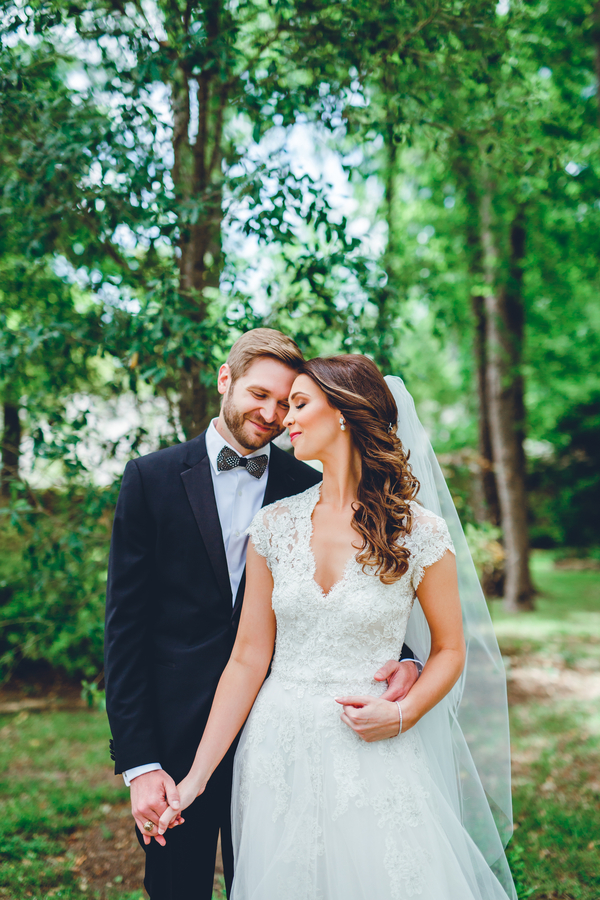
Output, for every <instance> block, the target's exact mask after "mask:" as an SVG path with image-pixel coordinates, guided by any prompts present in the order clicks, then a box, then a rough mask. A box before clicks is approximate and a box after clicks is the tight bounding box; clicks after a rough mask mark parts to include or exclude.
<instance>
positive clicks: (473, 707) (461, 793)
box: [385, 375, 516, 900]
mask: <svg viewBox="0 0 600 900" xmlns="http://www.w3.org/2000/svg"><path fill="white" fill-rule="evenodd" d="M385 381H386V383H387V385H388V387H389V388H390V390H391V392H392V394H393V396H394V400H395V401H396V405H397V407H398V432H397V434H398V437H399V439H400V440H401V441H402V445H403V447H404V449H405V451H407V452H408V451H410V464H411V467H412V470H413V472H414V474H415V476H416V477H417V479H418V480H419V482H420V490H419V493H418V496H417V499H418V501H419V502H420V503H422V504H423V506H424V507H425V508H426V509H429V510H431V511H432V512H435V513H437V514H438V515H440V516H442V518H443V519H445V521H446V524H447V525H448V529H449V531H450V535H451V537H452V540H453V542H454V547H455V549H456V563H457V569H458V583H459V590H460V598H461V605H462V613H463V625H464V632H465V640H466V646H467V655H466V662H465V667H464V670H463V674H462V676H461V677H460V679H459V681H458V682H457V683H456V685H455V686H454V688H453V689H452V690H451V691H450V693H449V694H448V695H447V696H446V697H445V698H444V700H442V702H441V703H439V704H438V705H437V706H436V707H435V708H434V709H433V710H431V711H430V712H429V713H428V714H427V715H426V716H424V717H423V719H422V720H421V721H420V722H419V723H418V725H417V726H415V727H416V728H417V729H418V730H419V732H420V733H421V735H422V737H423V743H424V746H425V748H426V749H427V754H428V763H429V767H430V770H431V774H432V777H433V778H434V780H435V781H436V783H437V785H438V787H439V788H440V790H441V791H442V793H443V794H444V795H445V797H446V799H447V801H448V802H449V803H450V805H451V806H452V808H453V809H454V811H455V813H456V815H457V816H458V818H459V819H460V820H461V821H462V823H463V825H464V827H465V828H466V830H467V831H468V833H469V834H470V835H471V837H472V839H473V840H474V841H475V843H476V844H477V846H478V847H479V849H480V851H481V853H482V854H483V856H484V858H485V859H486V861H487V863H488V865H489V866H490V867H491V868H492V870H493V871H494V873H495V875H496V877H497V878H498V880H499V881H500V882H501V884H502V885H503V887H504V889H505V890H506V892H507V894H508V896H509V897H511V898H515V900H516V893H515V889H514V885H513V881H512V877H511V875H510V870H509V868H508V863H507V861H506V857H505V854H504V847H505V845H506V843H507V842H508V840H509V838H510V836H511V834H512V803H511V794H510V747H509V730H508V704H507V698H506V676H505V671H504V665H503V662H502V657H501V655H500V649H499V647H498V642H497V640H496V636H495V634H494V629H493V626H492V621H491V619H490V615H489V611H488V608H487V603H486V600H485V597H484V595H483V592H482V589H481V586H480V584H479V579H478V577H477V573H476V571H475V567H474V565H473V560H472V558H471V554H470V552H469V548H468V546H467V541H466V538H465V535H464V532H463V529H462V526H461V524H460V520H459V518H458V514H457V512H456V508H455V506H454V502H453V501H452V497H451V496H450V491H449V490H448V486H447V484H446V481H445V478H444V476H443V474H442V470H441V468H440V465H439V463H438V461H437V459H436V456H435V454H434V452H433V448H432V446H431V443H430V442H429V439H428V437H427V435H426V433H425V429H424V428H423V426H422V424H421V422H420V421H419V418H418V416H417V413H416V410H415V404H414V401H413V398H412V396H411V395H410V394H409V392H408V391H407V389H406V387H405V385H404V382H403V381H402V379H401V378H399V377H397V376H391V375H388V376H386V378H385ZM406 643H407V644H408V646H409V647H411V649H412V650H413V652H414V653H415V654H416V655H417V656H418V658H419V659H421V660H423V661H425V660H426V659H427V657H428V656H429V650H430V634H429V627H428V625H427V621H426V619H425V615H424V613H423V610H422V609H421V606H420V604H419V602H418V600H415V604H414V607H413V611H412V613H411V616H410V619H409V623H408V630H407V633H406Z"/></svg>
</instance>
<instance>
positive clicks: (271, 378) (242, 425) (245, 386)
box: [218, 357, 296, 452]
mask: <svg viewBox="0 0 600 900" xmlns="http://www.w3.org/2000/svg"><path fill="white" fill-rule="evenodd" d="M295 377H296V373H295V372H294V370H293V369H290V368H288V366H286V365H284V364H283V363H281V362H279V361H278V360H276V359H270V358H269V357H262V358H260V359H257V360H255V362H253V363H252V365H251V366H250V367H249V368H248V369H247V370H246V372H245V373H244V375H242V376H241V377H240V378H238V379H237V381H235V382H232V381H231V372H230V370H229V366H228V365H224V366H221V369H220V371H219V381H218V387H219V392H220V393H221V394H223V404H222V406H221V414H220V416H219V421H220V424H221V426H223V425H224V426H225V428H226V429H227V431H228V432H229V435H228V436H229V437H232V438H233V439H234V441H233V442H232V441H230V443H234V444H235V443H237V444H238V445H239V447H240V448H241V449H242V450H245V451H246V452H252V451H253V450H259V449H260V448H261V447H264V446H265V445H266V444H268V443H269V441H272V440H273V438H276V437H277V436H278V435H280V434H281V433H282V431H283V430H284V426H283V420H284V419H285V417H286V415H287V412H288V409H289V403H288V396H289V393H290V389H291V387H292V384H293V382H294V379H295Z"/></svg>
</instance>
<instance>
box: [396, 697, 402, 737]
mask: <svg viewBox="0 0 600 900" xmlns="http://www.w3.org/2000/svg"><path fill="white" fill-rule="evenodd" d="M396 706H397V707H398V712H399V713H400V728H399V729H398V734H402V707H401V706H400V701H399V700H396Z"/></svg>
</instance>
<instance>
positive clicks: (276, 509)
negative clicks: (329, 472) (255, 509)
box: [260, 484, 320, 521]
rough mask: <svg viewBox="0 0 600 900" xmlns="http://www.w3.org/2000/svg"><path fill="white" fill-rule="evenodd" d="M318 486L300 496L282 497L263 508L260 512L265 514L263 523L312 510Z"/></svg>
mask: <svg viewBox="0 0 600 900" xmlns="http://www.w3.org/2000/svg"><path fill="white" fill-rule="evenodd" d="M319 490H320V484H314V485H312V487H309V488H308V489H307V490H305V491H302V493H300V494H292V495H291V496H289V497H283V498H282V499H281V500H276V501H275V502H274V503H269V505H268V506H263V508H262V509H261V510H260V511H261V512H262V513H264V514H265V521H267V520H270V521H277V519H280V518H282V517H284V516H289V515H291V516H295V515H299V514H301V513H303V512H305V511H306V510H308V509H312V506H314V504H315V498H316V497H317V496H318V494H319Z"/></svg>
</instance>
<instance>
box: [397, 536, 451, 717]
mask: <svg viewBox="0 0 600 900" xmlns="http://www.w3.org/2000/svg"><path fill="white" fill-rule="evenodd" d="M417 597H418V598H419V602H420V604H421V607H422V609H423V612H424V613H425V617H426V619H427V623H428V625H429V630H430V632H431V652H430V654H429V659H428V660H427V663H426V665H425V668H424V669H423V672H422V673H421V676H420V678H419V680H418V681H417V683H416V684H415V685H414V687H413V688H412V690H411V691H410V692H409V693H408V694H407V696H406V697H405V698H404V700H403V701H402V704H401V707H402V723H403V724H402V730H403V731H407V730H408V729H409V728H412V726H413V725H416V723H417V722H418V721H419V719H420V718H421V717H422V716H424V715H425V713H427V712H429V710H430V709H433V707H434V706H435V705H436V703H439V702H440V700H441V699H442V698H443V697H445V696H446V694H447V693H448V692H449V691H450V690H451V689H452V688H453V687H454V685H455V684H456V682H457V680H458V678H459V676H460V674H461V672H462V670H463V667H464V664H465V638H464V634H463V626H462V611H461V606H460V596H459V593H458V579H457V575H456V560H455V557H454V554H453V553H451V552H450V551H449V550H447V551H446V553H445V554H444V556H443V557H442V558H441V559H440V560H438V562H436V563H434V564H433V565H431V566H429V567H428V568H427V569H425V572H424V575H423V579H422V581H421V583H420V585H419V587H418V588H417Z"/></svg>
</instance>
